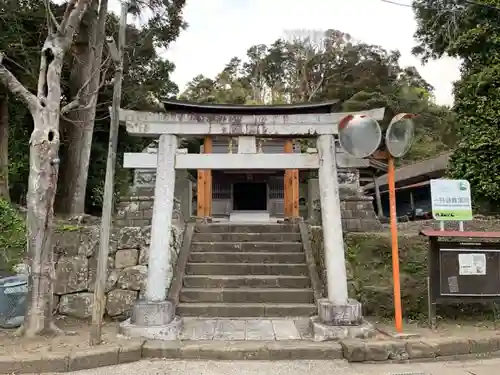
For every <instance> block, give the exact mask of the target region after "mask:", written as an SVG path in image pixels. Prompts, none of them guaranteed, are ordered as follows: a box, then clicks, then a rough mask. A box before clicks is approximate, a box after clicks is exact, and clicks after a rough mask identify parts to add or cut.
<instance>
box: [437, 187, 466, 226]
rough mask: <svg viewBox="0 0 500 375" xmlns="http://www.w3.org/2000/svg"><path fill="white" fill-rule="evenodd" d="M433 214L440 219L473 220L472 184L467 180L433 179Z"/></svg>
mask: <svg viewBox="0 0 500 375" xmlns="http://www.w3.org/2000/svg"><path fill="white" fill-rule="evenodd" d="M431 199H432V216H433V217H434V219H435V220H439V221H448V220H454V221H466V220H472V200H471V194H470V184H469V181H467V180H446V179H438V180H431Z"/></svg>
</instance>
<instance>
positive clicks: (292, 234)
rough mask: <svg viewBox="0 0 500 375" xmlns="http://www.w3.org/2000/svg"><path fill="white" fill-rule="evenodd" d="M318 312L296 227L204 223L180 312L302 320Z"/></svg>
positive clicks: (198, 233)
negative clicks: (303, 317) (301, 318)
mask: <svg viewBox="0 0 500 375" xmlns="http://www.w3.org/2000/svg"><path fill="white" fill-rule="evenodd" d="M315 313H316V307H315V305H314V295H313V291H312V289H311V281H310V277H309V272H308V268H307V265H306V259H305V254H304V250H303V246H302V242H301V236H300V233H299V227H298V225H295V224H253V225H248V224H232V223H224V224H198V225H197V226H196V228H195V233H194V236H193V240H192V244H191V251H190V254H189V259H188V263H187V265H186V270H185V273H184V278H183V286H182V289H181V292H180V296H179V305H178V307H177V314H179V315H180V316H191V317H227V318H237V317H300V316H311V315H314V314H315Z"/></svg>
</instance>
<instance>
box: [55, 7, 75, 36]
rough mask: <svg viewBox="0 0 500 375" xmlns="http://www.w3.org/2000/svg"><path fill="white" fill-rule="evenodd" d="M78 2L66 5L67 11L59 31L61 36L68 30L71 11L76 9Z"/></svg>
mask: <svg viewBox="0 0 500 375" xmlns="http://www.w3.org/2000/svg"><path fill="white" fill-rule="evenodd" d="M77 1H78V0H70V1H68V5H66V10H65V11H64V16H63V20H62V22H61V24H60V25H59V29H58V32H59V34H63V33H64V30H65V29H66V25H67V24H68V21H69V16H70V14H71V11H72V10H73V8H74V7H75V5H76V2H77Z"/></svg>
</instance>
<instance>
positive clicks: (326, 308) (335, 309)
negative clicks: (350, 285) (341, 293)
mask: <svg viewBox="0 0 500 375" xmlns="http://www.w3.org/2000/svg"><path fill="white" fill-rule="evenodd" d="M317 304H318V317H319V322H321V323H322V324H325V325H333V326H352V325H361V324H362V323H363V309H362V305H361V303H359V302H358V301H356V300H354V299H348V300H347V302H346V303H345V304H344V305H337V304H334V303H333V302H331V301H329V300H328V299H327V298H322V299H320V300H318V302H317Z"/></svg>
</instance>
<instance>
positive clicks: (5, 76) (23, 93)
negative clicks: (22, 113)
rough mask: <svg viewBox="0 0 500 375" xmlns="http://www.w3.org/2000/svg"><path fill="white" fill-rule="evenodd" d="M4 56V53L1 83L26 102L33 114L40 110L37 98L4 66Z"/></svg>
mask: <svg viewBox="0 0 500 375" xmlns="http://www.w3.org/2000/svg"><path fill="white" fill-rule="evenodd" d="M3 56H4V55H3V53H0V82H1V83H2V84H3V85H4V86H5V87H7V89H8V90H9V91H10V92H11V93H12V94H14V95H15V96H16V97H17V98H18V99H20V100H22V101H23V102H25V103H26V105H27V106H28V109H29V110H30V112H31V113H34V112H36V111H37V110H38V109H39V102H38V101H37V99H36V96H35V95H33V94H32V93H31V92H29V91H28V89H27V88H26V87H24V86H23V84H22V83H21V82H19V81H18V79H17V78H16V77H15V76H14V74H12V73H11V72H10V71H9V70H8V69H7V68H6V67H5V66H4V65H3Z"/></svg>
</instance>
